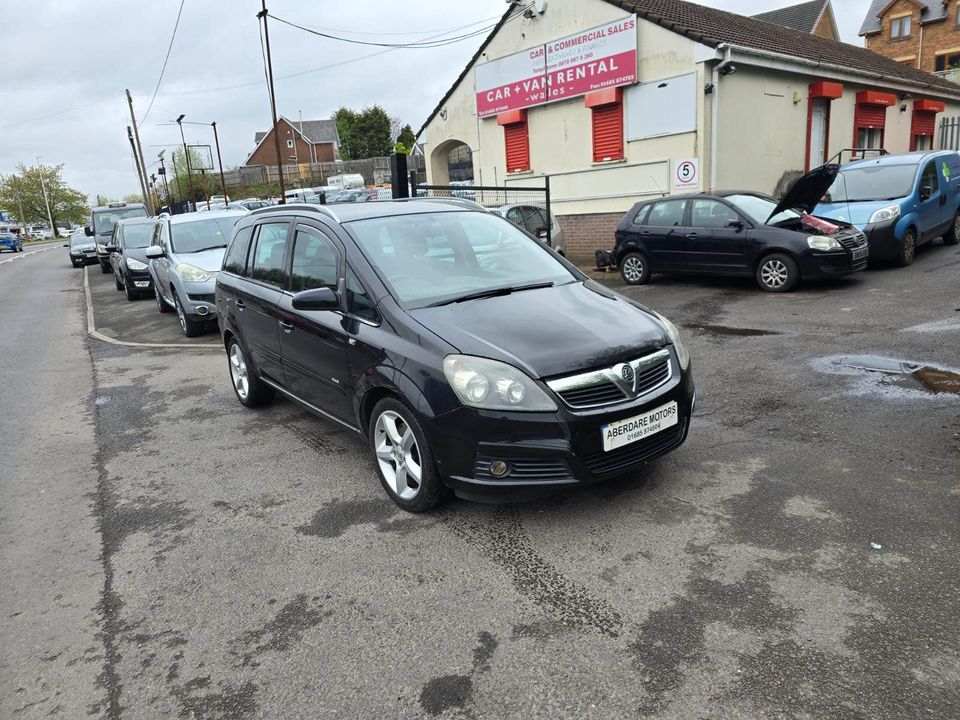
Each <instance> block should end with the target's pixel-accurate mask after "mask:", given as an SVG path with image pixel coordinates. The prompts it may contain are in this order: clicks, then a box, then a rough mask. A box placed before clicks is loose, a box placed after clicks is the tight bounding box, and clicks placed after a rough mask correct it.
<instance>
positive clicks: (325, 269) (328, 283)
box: [279, 219, 353, 426]
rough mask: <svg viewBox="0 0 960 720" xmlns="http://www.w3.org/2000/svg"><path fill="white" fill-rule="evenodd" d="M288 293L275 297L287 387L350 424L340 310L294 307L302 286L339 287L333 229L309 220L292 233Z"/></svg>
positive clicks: (340, 254)
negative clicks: (278, 300)
mask: <svg viewBox="0 0 960 720" xmlns="http://www.w3.org/2000/svg"><path fill="white" fill-rule="evenodd" d="M290 268H291V270H290V282H289V285H288V289H289V292H288V293H285V294H284V296H283V297H282V298H281V301H280V311H281V317H280V322H279V327H280V350H281V355H282V357H283V369H284V373H285V375H286V378H287V382H288V384H289V386H290V389H291V391H292V392H293V393H294V394H295V395H297V397H299V398H300V399H302V400H305V401H306V402H308V403H310V404H311V405H313V406H315V407H316V408H318V409H319V410H322V411H324V412H326V413H329V414H330V415H333V416H334V417H336V418H338V419H340V420H343V421H345V422H347V423H348V424H350V425H351V426H353V420H352V414H353V407H352V397H353V393H352V388H351V381H350V372H349V366H348V364H347V343H348V335H347V329H348V323H347V320H346V317H345V315H344V313H343V309H344V308H342V307H341V308H340V310H297V309H294V307H293V296H294V295H295V294H296V293H298V292H302V291H304V290H312V289H315V288H321V287H327V288H330V289H331V290H333V291H334V292H340V291H341V290H342V288H343V284H342V283H341V278H343V277H344V251H343V246H342V244H341V243H340V241H339V240H338V239H337V238H336V236H335V233H333V232H332V231H331V230H330V229H328V228H326V227H325V226H324V225H323V224H322V223H320V222H318V221H314V220H310V221H307V220H303V219H301V220H299V221H298V222H297V223H296V226H295V227H294V231H293V247H292V252H291V258H290Z"/></svg>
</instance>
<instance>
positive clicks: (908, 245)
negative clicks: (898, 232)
mask: <svg viewBox="0 0 960 720" xmlns="http://www.w3.org/2000/svg"><path fill="white" fill-rule="evenodd" d="M916 254H917V241H916V239H915V238H914V237H913V233H909V232H908V233H907V234H906V235H904V236H903V262H904V264H905V265H909V264H910V263H911V262H913V257H914V255H916Z"/></svg>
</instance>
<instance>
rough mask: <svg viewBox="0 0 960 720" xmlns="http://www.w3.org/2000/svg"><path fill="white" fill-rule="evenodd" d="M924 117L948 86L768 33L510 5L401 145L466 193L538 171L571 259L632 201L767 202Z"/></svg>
mask: <svg viewBox="0 0 960 720" xmlns="http://www.w3.org/2000/svg"><path fill="white" fill-rule="evenodd" d="M544 58H546V66H545V64H544ZM545 88H548V90H545ZM941 114H945V115H950V116H952V115H957V114H960V86H957V85H954V84H953V83H950V82H947V81H945V80H942V79H940V78H937V77H935V76H933V75H930V74H927V73H923V72H921V71H918V70H916V69H914V68H911V67H909V66H907V65H904V64H901V63H897V62H895V61H893V60H890V59H888V58H886V57H883V56H881V55H878V54H876V53H873V52H871V51H869V50H866V49H864V48H859V47H855V46H852V45H847V44H844V43H840V42H836V41H834V40H831V39H828V38H822V37H818V36H816V35H812V34H809V33H805V32H801V31H798V30H792V29H790V28H787V27H783V26H781V25H777V24H772V23H768V22H764V21H761V20H756V19H753V18H747V17H743V16H740V15H736V14H733V13H728V12H723V11H720V10H714V9H712V8H706V7H703V6H700V5H696V4H694V3H689V2H682V1H681V0H536V2H533V1H530V0H524V1H523V2H513V3H511V4H510V6H509V8H508V10H507V12H505V13H504V15H503V17H502V18H501V20H500V22H499V23H498V25H497V26H496V27H495V28H494V29H493V31H492V32H491V33H490V35H489V36H488V37H487V38H486V40H485V41H484V42H483V44H482V45H481V46H480V49H479V50H478V51H477V53H476V54H475V55H474V57H473V58H472V59H471V60H470V62H469V64H468V65H467V67H466V68H465V69H464V71H463V73H461V75H460V77H459V78H457V80H456V82H455V83H454V85H453V87H451V88H450V90H449V91H448V92H447V94H446V95H445V96H444V97H443V98H442V99H441V101H440V102H439V104H438V105H437V107H436V108H435V109H434V110H433V112H432V113H431V114H430V116H429V117H428V118H427V120H426V122H425V123H424V125H423V127H422V128H421V129H420V131H419V133H418V139H419V141H420V142H422V143H423V144H424V152H425V154H426V157H427V174H428V181H429V182H431V183H434V184H445V183H446V182H448V180H449V179H450V169H451V166H454V167H455V168H456V170H457V171H458V177H461V178H462V176H463V159H464V157H472V161H473V162H472V165H473V168H472V169H473V179H474V182H475V183H476V184H478V185H506V186H523V185H543V176H545V175H549V176H550V182H551V190H552V202H553V209H554V212H555V213H556V214H557V215H559V216H560V222H561V225H562V226H563V229H564V233H565V235H566V239H567V248H568V253H569V254H570V255H571V256H572V257H576V258H580V259H585V258H587V257H590V256H592V254H593V251H594V250H595V249H596V248H609V247H611V246H612V244H613V229H614V228H615V226H616V223H617V222H618V221H619V218H620V216H621V215H622V214H623V212H624V211H626V210H627V209H628V208H629V207H630V206H631V205H632V204H633V203H634V202H636V201H637V200H640V199H643V198H646V197H650V196H654V195H660V194H673V193H682V192H690V191H696V190H708V189H711V188H718V189H719V188H737V189H744V190H754V191H761V192H766V193H771V194H778V193H780V192H782V191H783V189H784V188H785V187H786V186H787V185H788V184H789V183H790V182H791V181H792V180H793V179H794V178H796V177H797V176H798V175H799V174H800V173H802V172H804V171H805V170H806V169H809V168H810V167H816V166H818V165H821V164H823V163H824V162H826V161H828V160H830V159H832V158H834V157H835V156H837V155H838V153H841V151H843V150H844V149H846V148H853V147H871V148H884V149H886V150H887V151H889V152H893V153H899V152H907V151H910V150H913V149H924V148H929V147H932V146H933V144H934V142H935V138H934V134H935V126H936V122H937V121H938V119H939V117H940V116H941ZM849 159H850V153H849V152H846V153H844V154H843V160H844V161H846V160H849Z"/></svg>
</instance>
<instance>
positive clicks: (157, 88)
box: [137, 0, 185, 127]
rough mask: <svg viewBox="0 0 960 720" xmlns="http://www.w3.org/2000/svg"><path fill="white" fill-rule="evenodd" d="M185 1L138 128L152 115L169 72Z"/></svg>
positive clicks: (178, 14)
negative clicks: (164, 76)
mask: <svg viewBox="0 0 960 720" xmlns="http://www.w3.org/2000/svg"><path fill="white" fill-rule="evenodd" d="M184 1H185V0H180V9H179V10H177V21H176V22H175V23H174V24H173V34H172V35H170V44H169V45H167V54H166V56H165V57H164V58H163V67H161V68H160V77H158V78H157V86H156V87H155V88H154V89H153V97H152V98H150V104H149V105H148V106H147V111H146V112H145V113H144V114H143V117H142V118H140V122H138V123H137V127H140V126H142V125H143V123H144V122H146V120H147V116H148V115H149V114H150V110H151V109H152V108H153V101H154V100H156V99H157V92H159V90H160V83H162V82H163V74H164V73H165V72H166V71H167V62H168V61H169V60H170V51H171V50H173V41H174V40H175V39H176V37H177V28H179V27H180V16H181V15H182V14H183V3H184Z"/></svg>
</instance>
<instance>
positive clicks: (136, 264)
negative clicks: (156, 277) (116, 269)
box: [126, 257, 147, 270]
mask: <svg viewBox="0 0 960 720" xmlns="http://www.w3.org/2000/svg"><path fill="white" fill-rule="evenodd" d="M126 262H127V267H128V268H130V269H131V270H146V269H147V264H146V263H145V262H140V261H139V260H137V259H136V258H132V257H128V258H127V260H126Z"/></svg>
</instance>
